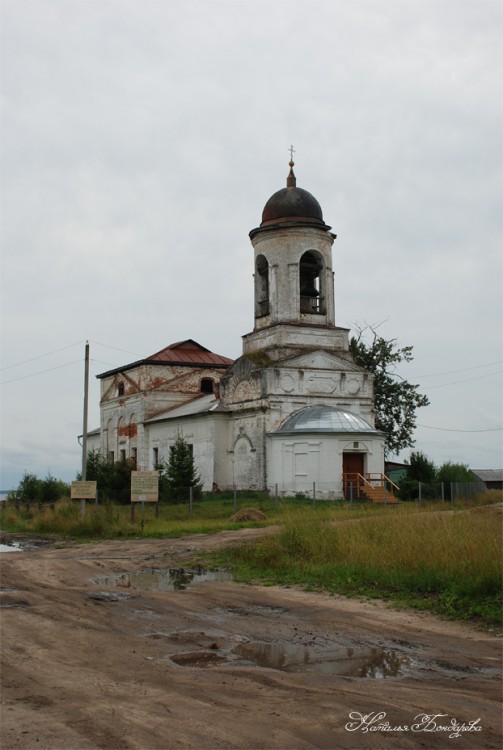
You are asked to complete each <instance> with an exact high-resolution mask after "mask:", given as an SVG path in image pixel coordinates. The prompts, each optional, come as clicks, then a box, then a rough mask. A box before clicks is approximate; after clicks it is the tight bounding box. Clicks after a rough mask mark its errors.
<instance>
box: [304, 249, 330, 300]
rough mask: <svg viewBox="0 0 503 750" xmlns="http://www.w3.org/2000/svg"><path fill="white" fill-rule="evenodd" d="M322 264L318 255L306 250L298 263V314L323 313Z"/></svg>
mask: <svg viewBox="0 0 503 750" xmlns="http://www.w3.org/2000/svg"><path fill="white" fill-rule="evenodd" d="M323 271H324V263H323V258H322V256H321V255H320V253H318V252H316V251H315V250H308V251H307V252H305V253H304V254H303V256H302V257H301V259H300V262H299V296H300V312H301V313H311V314H313V313H314V314H323V313H324V312H325V290H324V278H325V275H324V273H323Z"/></svg>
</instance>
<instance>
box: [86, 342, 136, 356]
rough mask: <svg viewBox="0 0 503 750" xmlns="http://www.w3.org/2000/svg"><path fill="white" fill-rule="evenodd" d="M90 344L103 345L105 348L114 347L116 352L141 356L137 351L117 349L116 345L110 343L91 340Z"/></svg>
mask: <svg viewBox="0 0 503 750" xmlns="http://www.w3.org/2000/svg"><path fill="white" fill-rule="evenodd" d="M91 344H97V345H98V346H104V347H105V349H115V351H116V352H124V353H125V354H132V355H133V356H134V357H141V354H138V352H130V351H129V350H128V349H119V348H118V347H117V346H110V344H101V343H100V342H99V341H91Z"/></svg>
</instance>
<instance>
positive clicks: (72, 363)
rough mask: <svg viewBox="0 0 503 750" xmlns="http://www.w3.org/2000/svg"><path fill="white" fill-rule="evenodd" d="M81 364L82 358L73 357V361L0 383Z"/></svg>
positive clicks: (24, 378)
mask: <svg viewBox="0 0 503 750" xmlns="http://www.w3.org/2000/svg"><path fill="white" fill-rule="evenodd" d="M76 364H82V359H75V360H74V361H73V362H67V363H66V364H64V365H57V366H56V367H49V368H48V369H47V370H39V371H38V372H32V373H30V375H20V376H19V377H18V378H12V380H4V382H3V383H0V385H7V383H15V382H16V381H17V380H26V379H27V378H34V377H36V376H37V375H43V374H44V373H46V372H52V371H53V370H60V369H61V368H62V367H70V365H76Z"/></svg>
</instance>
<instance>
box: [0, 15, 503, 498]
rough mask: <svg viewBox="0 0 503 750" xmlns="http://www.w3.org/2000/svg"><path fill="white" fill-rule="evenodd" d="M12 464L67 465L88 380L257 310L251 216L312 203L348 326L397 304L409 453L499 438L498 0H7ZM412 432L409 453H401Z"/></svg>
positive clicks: (486, 450) (235, 342) (478, 449)
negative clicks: (411, 395) (290, 187)
mask: <svg viewBox="0 0 503 750" xmlns="http://www.w3.org/2000/svg"><path fill="white" fill-rule="evenodd" d="M1 10H2V14H1V21H2V24H1V33H2V38H1V43H2V65H1V93H2V130H1V152H2V186H1V207H2V236H1V250H2V290H1V291H2V363H1V367H2V372H1V373H0V375H1V382H2V387H1V394H2V403H1V424H2V442H3V445H2V460H3V466H2V478H1V480H0V488H1V489H9V488H11V487H13V486H16V485H17V483H18V482H19V480H20V478H21V477H22V475H23V473H24V471H29V472H34V473H36V474H38V475H39V476H41V477H43V476H45V475H46V474H47V472H49V471H50V472H51V473H52V474H53V475H55V476H57V477H61V478H63V479H66V480H70V479H74V478H75V474H76V472H77V471H78V470H79V467H80V462H81V456H80V448H79V445H78V443H77V435H78V434H80V433H81V432H82V400H83V390H84V364H83V359H84V346H85V341H86V339H89V341H90V346H91V359H92V361H91V381H92V382H91V391H90V410H89V427H90V428H94V427H98V426H99V405H98V401H99V388H98V381H97V380H96V379H95V377H94V376H95V375H96V374H97V373H100V372H104V371H106V370H108V369H111V368H113V367H118V366H120V365H123V364H126V363H128V362H131V361H134V360H135V359H138V358H143V357H146V356H148V355H150V354H152V353H154V352H156V351H158V350H159V349H161V348H163V347H164V346H167V345H168V344H170V343H173V342H175V341H178V340H181V339H186V338H193V339H195V340H196V341H198V342H199V343H200V344H202V345H204V346H206V347H208V348H209V349H211V350H212V351H215V352H217V353H219V354H223V355H226V356H228V357H237V356H239V355H240V353H241V336H242V335H243V334H245V333H248V332H249V331H251V330H252V328H253V282H252V267H253V250H252V247H251V244H250V242H249V239H248V232H249V231H250V229H252V228H254V227H256V226H258V225H259V224H260V220H261V213H262V209H263V206H264V204H265V203H266V201H267V199H268V198H269V197H270V195H271V194H272V193H274V192H275V191H276V190H278V189H280V188H282V187H284V186H285V184H286V182H285V180H286V176H287V174H288V160H289V151H288V148H289V146H290V144H293V145H294V148H295V151H296V153H295V172H296V175H297V184H298V186H299V187H303V188H305V189H307V190H309V191H310V192H311V193H313V195H314V196H315V197H316V198H317V199H318V201H319V202H320V204H321V206H322V209H323V215H324V219H325V221H326V223H328V224H329V225H331V226H332V227H333V231H334V232H335V233H336V234H337V235H338V238H337V240H336V242H335V244H334V267H335V283H336V319H337V320H336V322H337V324H338V325H339V326H343V327H348V328H351V327H353V326H354V325H355V324H357V323H359V324H365V322H368V323H372V324H376V323H380V322H382V321H384V322H383V323H382V325H381V327H380V328H379V332H380V333H381V334H382V335H383V336H384V337H385V338H396V339H397V340H398V343H399V345H403V346H406V345H412V346H413V347H414V361H413V362H412V363H410V364H408V365H405V366H403V367H402V368H401V370H400V374H401V375H403V376H404V377H406V378H407V379H408V380H410V381H411V382H414V383H418V384H420V386H421V392H422V393H425V394H427V395H428V397H429V398H430V401H431V405H430V406H429V407H427V408H425V409H422V410H420V411H419V412H418V420H417V421H418V425H420V426H419V427H418V428H417V430H416V433H415V439H416V446H415V447H416V449H417V450H421V451H423V452H424V453H426V454H427V455H428V456H429V457H430V459H432V460H433V461H435V463H437V464H441V463H443V462H444V461H447V460H451V461H454V462H462V463H466V464H468V465H470V466H471V467H473V468H500V467H501V466H502V465H503V458H502V451H501V446H502V434H503V433H502V431H501V427H502V423H503V418H502V400H501V395H502V389H501V382H502V378H501V373H502V370H503V364H502V361H503V352H502V309H501V303H502V266H501V255H502V253H501V251H502V208H503V201H502V179H503V177H502V176H503V168H502V135H501V134H502V88H503V87H502V71H503V64H502V53H501V49H502V45H503V19H502V15H503V4H502V3H501V2H500V0H497V1H495V2H493V1H492V0H466V1H465V0H445V1H443V0H434V1H433V2H428V0H368V1H366V0H311V2H309V3H307V2H305V0H302V1H299V0H290V1H288V2H277V1H275V0H267V2H264V1H263V0H223V1H220V0H217V1H215V0H203V1H202V2H192V1H191V0H183V2H182V1H181V0H179V1H177V2H166V1H164V0H156V1H155V2H152V1H150V0H130V1H129V0H112V1H109V0H85V1H83V0H53V1H51V2H44V0H36V2H32V1H31V0H22V1H20V0H2V3H1ZM408 455H409V451H407V452H406V453H405V454H404V455H403V456H402V458H403V457H405V458H406V457H407V456H408Z"/></svg>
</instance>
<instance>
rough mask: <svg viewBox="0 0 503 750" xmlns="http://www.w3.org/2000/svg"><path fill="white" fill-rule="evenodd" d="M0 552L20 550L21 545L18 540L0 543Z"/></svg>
mask: <svg viewBox="0 0 503 750" xmlns="http://www.w3.org/2000/svg"><path fill="white" fill-rule="evenodd" d="M0 552H22V547H21V545H20V544H19V542H13V543H12V544H0Z"/></svg>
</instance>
